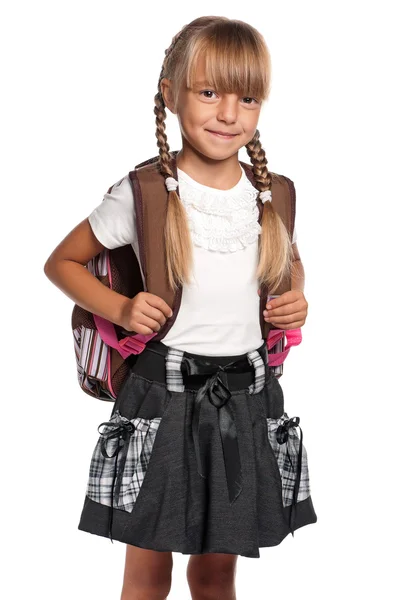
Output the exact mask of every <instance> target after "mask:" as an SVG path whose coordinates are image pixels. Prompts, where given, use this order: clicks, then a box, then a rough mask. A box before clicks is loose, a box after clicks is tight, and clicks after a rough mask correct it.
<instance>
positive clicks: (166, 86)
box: [160, 77, 176, 115]
mask: <svg viewBox="0 0 405 600" xmlns="http://www.w3.org/2000/svg"><path fill="white" fill-rule="evenodd" d="M171 85H172V82H171V81H170V79H167V77H164V78H163V79H162V81H161V82H160V90H161V93H162V96H163V100H164V103H165V106H166V107H167V108H168V109H169V110H170V112H171V113H173V114H174V115H175V114H176V113H175V111H174V101H173V94H172V89H171Z"/></svg>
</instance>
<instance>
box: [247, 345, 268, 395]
mask: <svg viewBox="0 0 405 600" xmlns="http://www.w3.org/2000/svg"><path fill="white" fill-rule="evenodd" d="M247 358H248V361H249V362H250V364H251V365H252V366H253V367H254V369H255V382H254V383H252V384H251V385H250V386H249V393H250V394H258V393H259V392H261V391H262V389H263V388H264V383H265V379H266V367H265V365H264V362H263V359H262V357H261V356H260V354H259V353H258V351H257V350H253V351H252V352H248V353H247Z"/></svg>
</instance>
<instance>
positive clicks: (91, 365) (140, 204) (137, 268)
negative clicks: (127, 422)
mask: <svg viewBox="0 0 405 600" xmlns="http://www.w3.org/2000/svg"><path fill="white" fill-rule="evenodd" d="M178 152H179V151H178V150H176V151H173V152H171V153H170V155H171V158H172V164H171V166H172V170H173V177H174V178H175V179H177V166H176V157H177V154H178ZM158 158H159V157H158V156H155V157H153V158H150V159H149V160H146V161H144V162H142V163H140V164H138V165H136V167H135V168H134V170H133V171H131V172H130V173H129V179H130V181H131V184H132V188H133V194H134V200H135V207H134V208H135V211H136V225H137V235H138V240H139V251H140V264H139V263H138V260H137V257H136V256H135V253H134V251H133V248H132V246H131V245H126V246H122V247H120V248H114V249H113V250H109V249H107V248H105V249H104V250H103V251H102V252H100V254H98V255H97V256H95V257H94V258H92V259H91V260H90V261H89V262H88V264H87V265H86V268H87V269H88V270H89V271H90V272H91V273H92V274H93V275H94V276H95V277H97V279H98V280H99V281H101V283H103V284H104V285H106V286H109V287H110V288H111V289H113V290H114V291H116V292H118V293H119V294H122V295H124V296H127V297H128V298H133V297H134V296H135V295H136V294H138V293H139V292H142V291H148V292H150V293H152V294H156V295H157V296H160V297H161V298H163V299H164V300H165V302H167V304H168V305H169V306H170V307H171V309H172V310H173V316H172V317H171V318H169V319H167V321H166V323H165V324H164V325H163V326H162V328H161V329H160V330H159V332H157V333H153V334H150V335H142V334H136V333H134V332H129V331H125V330H123V329H122V328H121V327H119V326H118V325H115V324H113V323H111V322H109V321H107V320H106V319H103V318H102V317H100V316H98V315H94V314H93V313H91V312H89V311H87V310H84V309H83V308H82V307H80V306H79V305H77V304H75V306H74V308H73V313H72V330H73V337H74V348H75V355H76V363H77V374H78V380H79V385H80V387H81V388H82V390H83V391H84V392H86V394H89V395H90V396H93V397H95V398H98V399H100V400H107V401H113V402H114V401H115V399H116V398H117V395H118V393H119V390H120V387H121V385H122V383H123V381H124V379H125V378H126V376H127V374H128V370H129V368H130V366H131V365H132V364H133V362H134V359H136V355H137V354H139V353H141V352H142V351H143V350H144V348H145V346H146V344H147V343H148V341H149V340H151V339H153V340H154V341H159V340H161V339H162V338H163V337H164V336H165V335H166V333H167V332H168V331H169V329H170V328H171V327H172V325H173V323H174V321H175V320H176V317H177V314H178V311H179V308H180V303H181V296H182V288H181V287H180V288H179V289H178V291H177V293H174V292H173V291H172V290H171V289H170V288H169V284H168V281H167V277H166V271H165V252H164V234H163V232H164V224H165V219H166V203H167V189H166V185H165V181H164V177H163V175H162V174H161V173H160V171H159V169H158ZM240 164H241V166H242V167H243V168H244V170H245V172H246V175H247V177H248V178H249V181H250V182H251V183H252V185H253V186H255V187H256V181H255V178H254V175H253V171H252V166H251V165H249V164H247V163H244V162H242V161H240ZM272 178H273V183H272V205H273V207H274V209H275V210H276V211H277V213H278V214H279V216H280V217H281V219H282V220H283V222H284V224H285V226H286V228H287V230H288V231H289V233H290V239H292V235H293V231H294V221H295V188H294V184H293V182H292V181H291V180H290V179H288V178H287V177H285V176H284V175H278V174H276V173H272ZM112 187H113V186H111V187H110V188H109V190H108V192H111V189H112ZM257 203H258V207H259V219H258V221H259V223H261V217H262V212H263V204H262V202H261V201H260V199H259V198H258V200H257ZM143 280H144V281H145V286H144V284H143ZM290 289H291V276H290V275H289V276H287V277H285V278H284V279H283V281H282V283H281V285H280V286H279V287H278V288H277V290H276V291H275V292H274V293H275V294H283V293H284V292H286V291H288V290H290ZM266 301H267V289H265V287H264V286H263V287H262V289H261V295H260V311H259V313H260V314H259V319H260V326H261V330H262V337H263V340H267V345H268V348H269V365H270V364H271V363H270V356H271V355H272V354H273V355H274V357H280V358H277V360H275V361H273V363H272V366H271V367H270V368H272V369H273V371H274V372H275V374H276V375H277V376H280V375H281V374H282V372H283V368H282V367H283V361H284V359H285V356H286V355H287V353H288V351H289V346H292V345H296V344H297V343H300V341H301V337H300V336H301V332H300V330H290V331H289V332H288V334H289V336H290V340H289V344H288V345H287V346H285V337H286V336H285V333H287V332H284V331H283V330H280V329H278V328H276V327H274V326H273V325H271V323H266V322H265V321H264V316H263V310H264V308H265V304H266ZM280 361H281V362H280Z"/></svg>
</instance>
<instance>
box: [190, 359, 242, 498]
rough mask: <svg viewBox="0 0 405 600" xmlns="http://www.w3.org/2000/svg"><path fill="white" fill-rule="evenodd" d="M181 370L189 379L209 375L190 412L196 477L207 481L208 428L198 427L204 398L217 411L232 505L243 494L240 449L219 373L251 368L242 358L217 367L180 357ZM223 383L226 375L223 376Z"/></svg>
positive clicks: (226, 393)
mask: <svg viewBox="0 0 405 600" xmlns="http://www.w3.org/2000/svg"><path fill="white" fill-rule="evenodd" d="M182 366H184V367H185V369H186V372H187V375H188V377H193V376H198V375H211V377H209V378H208V379H207V381H206V382H205V384H204V385H203V386H202V387H201V388H199V390H198V392H197V396H196V400H195V404H194V408H193V416H192V433H193V441H194V448H195V454H196V458H197V468H198V473H199V475H201V477H204V478H206V476H207V475H206V464H205V459H203V458H202V457H205V449H206V448H207V447H208V446H209V444H210V437H211V436H210V428H209V427H202V426H201V425H200V414H201V409H202V406H203V402H202V400H203V398H204V396H205V395H207V397H208V400H209V402H211V404H212V405H213V406H215V407H216V408H217V409H218V424H219V430H220V434H221V442H222V451H223V455H224V463H225V471H226V478H227V484H228V494H229V501H230V503H231V504H232V503H233V502H234V501H235V500H236V498H237V497H238V496H239V494H240V492H241V491H242V468H241V462H240V456H239V446H238V439H237V434H236V425H235V421H234V416H233V412H232V409H231V408H230V407H229V406H228V405H227V402H228V400H229V398H230V397H231V392H230V390H229V389H228V387H227V386H226V384H225V383H224V381H222V379H221V373H224V374H225V373H226V372H233V373H245V372H248V371H252V369H253V367H252V365H251V364H250V363H249V361H248V360H247V358H241V359H238V360H236V361H234V362H231V363H228V364H227V365H224V366H220V365H215V364H212V363H211V362H209V361H205V360H202V359H198V360H197V359H194V358H191V357H188V356H183V363H182ZM224 377H225V380H226V375H224Z"/></svg>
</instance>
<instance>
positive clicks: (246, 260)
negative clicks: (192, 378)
mask: <svg viewBox="0 0 405 600" xmlns="http://www.w3.org/2000/svg"><path fill="white" fill-rule="evenodd" d="M177 172H178V180H179V188H178V189H179V193H180V198H181V201H182V202H183V204H184V206H185V209H186V213H187V218H188V224H189V228H190V233H191V239H192V242H193V271H192V277H191V282H190V284H188V285H187V284H185V285H184V286H183V292H182V299H181V305H180V309H179V312H178V314H177V318H176V320H175V322H174V324H173V326H172V327H171V329H170V330H169V332H168V333H167V334H166V336H165V337H164V338H163V339H162V342H163V343H164V344H166V345H167V346H171V347H173V348H177V349H179V350H185V351H187V352H191V353H193V354H202V355H205V356H234V355H239V354H244V353H246V352H250V351H251V350H255V349H257V348H258V347H259V346H261V344H262V337H261V329H260V321H259V306H260V297H259V295H258V293H257V290H258V288H259V285H258V281H257V279H256V277H255V271H256V268H257V260H258V239H259V238H258V236H259V235H260V233H261V226H260V225H259V223H258V222H257V219H258V216H259V209H258V207H257V204H256V199H257V194H258V191H257V189H256V188H255V187H254V186H253V185H252V184H251V183H250V181H249V179H248V178H247V175H246V173H245V170H244V169H243V168H242V167H241V178H240V180H239V181H238V183H237V184H236V185H235V186H234V187H233V188H231V189H229V190H219V189H216V188H211V187H208V186H205V185H202V184H201V183H198V182H197V181H195V180H194V179H192V178H191V177H190V176H189V175H187V173H185V172H184V171H182V170H181V169H179V168H178V169H177ZM135 218H136V216H135V208H134V199H133V192H132V185H131V182H130V180H129V177H128V175H126V176H125V177H123V178H122V179H120V181H118V182H117V183H116V184H115V185H114V186H113V188H112V190H111V193H110V194H105V196H104V200H103V201H102V202H101V203H100V204H99V205H98V206H97V207H96V208H95V209H94V210H93V211H92V213H91V214H90V215H89V217H88V220H89V223H90V225H91V227H92V230H93V232H94V234H95V236H96V237H97V239H98V240H99V241H100V242H101V243H102V244H103V245H104V246H105V247H106V248H109V249H112V248H117V247H119V246H124V245H126V244H131V245H132V248H133V250H134V252H135V254H136V256H137V258H138V261H139V264H140V259H139V244H138V240H137V233H136V223H135ZM295 241H296V232H295V229H294V236H293V242H295Z"/></svg>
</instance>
